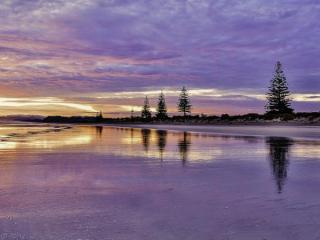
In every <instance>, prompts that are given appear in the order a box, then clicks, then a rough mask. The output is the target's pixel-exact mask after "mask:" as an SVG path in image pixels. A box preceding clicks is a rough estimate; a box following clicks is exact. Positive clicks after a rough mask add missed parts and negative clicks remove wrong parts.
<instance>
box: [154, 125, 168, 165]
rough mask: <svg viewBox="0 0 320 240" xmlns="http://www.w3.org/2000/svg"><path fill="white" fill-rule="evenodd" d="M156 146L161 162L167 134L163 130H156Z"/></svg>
mask: <svg viewBox="0 0 320 240" xmlns="http://www.w3.org/2000/svg"><path fill="white" fill-rule="evenodd" d="M156 133H157V145H158V149H159V153H160V159H161V161H162V160H163V153H164V151H165V148H166V145H167V135H168V132H167V131H165V130H157V131H156Z"/></svg>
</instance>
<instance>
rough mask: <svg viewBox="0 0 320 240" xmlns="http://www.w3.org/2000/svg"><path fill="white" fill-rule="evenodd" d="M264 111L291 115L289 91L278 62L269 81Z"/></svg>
mask: <svg viewBox="0 0 320 240" xmlns="http://www.w3.org/2000/svg"><path fill="white" fill-rule="evenodd" d="M267 100H268V102H267V105H266V110H267V112H269V113H292V112H293V109H292V108H290V105H291V104H290V102H291V99H290V91H289V89H288V84H287V79H286V77H285V75H284V72H283V70H282V65H281V63H280V62H279V61H278V62H277V64H276V68H275V73H274V77H273V79H272V80H271V85H270V87H269V92H268V93H267Z"/></svg>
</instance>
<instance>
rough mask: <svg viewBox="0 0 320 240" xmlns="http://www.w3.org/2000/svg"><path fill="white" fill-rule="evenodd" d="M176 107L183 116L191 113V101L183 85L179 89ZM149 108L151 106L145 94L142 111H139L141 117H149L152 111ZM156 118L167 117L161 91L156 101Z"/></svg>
mask: <svg viewBox="0 0 320 240" xmlns="http://www.w3.org/2000/svg"><path fill="white" fill-rule="evenodd" d="M177 107H178V111H179V112H181V113H183V116H184V117H186V116H187V114H191V101H190V97H189V94H188V91H187V89H186V88H185V87H182V89H181V92H180V95H179V100H178V105H177ZM150 108H151V107H150V104H149V99H148V97H147V96H146V97H145V100H144V104H143V107H142V111H141V117H142V118H143V119H151V117H152V113H151V110H150ZM156 118H157V119H160V120H164V119H166V118H168V110H167V104H166V99H165V96H164V94H163V92H162V91H161V93H160V95H159V99H158V103H157V112H156Z"/></svg>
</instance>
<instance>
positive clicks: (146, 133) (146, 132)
mask: <svg viewBox="0 0 320 240" xmlns="http://www.w3.org/2000/svg"><path fill="white" fill-rule="evenodd" d="M150 136H151V130H150V129H142V130H141V139H142V145H143V148H144V151H145V152H148V151H149V146H150Z"/></svg>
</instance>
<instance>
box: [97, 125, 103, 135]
mask: <svg viewBox="0 0 320 240" xmlns="http://www.w3.org/2000/svg"><path fill="white" fill-rule="evenodd" d="M102 132H103V127H102V126H96V134H97V136H98V137H101V136H102Z"/></svg>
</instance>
